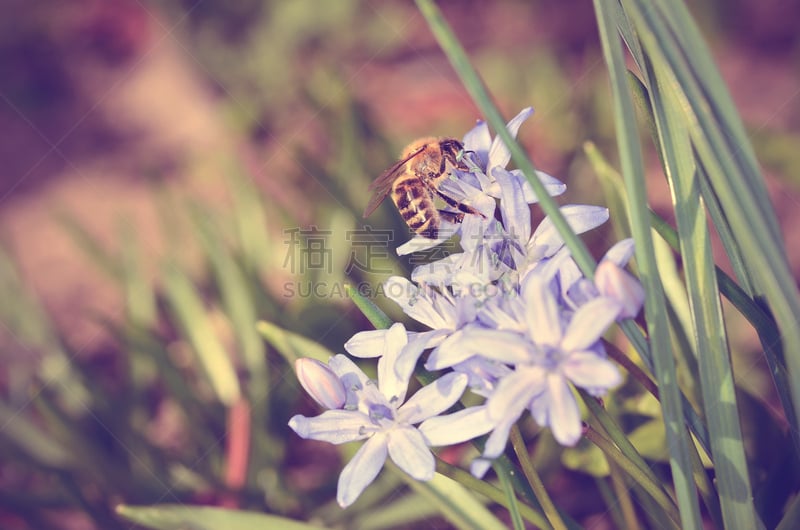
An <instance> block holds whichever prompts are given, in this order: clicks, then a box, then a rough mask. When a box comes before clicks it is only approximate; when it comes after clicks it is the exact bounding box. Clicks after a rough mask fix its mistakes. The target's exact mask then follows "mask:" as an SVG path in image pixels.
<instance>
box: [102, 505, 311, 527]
mask: <svg viewBox="0 0 800 530" xmlns="http://www.w3.org/2000/svg"><path fill="white" fill-rule="evenodd" d="M116 512H117V514H118V515H119V516H120V517H122V518H123V519H125V520H128V521H130V522H132V523H136V524H137V525H141V526H144V527H146V528H153V529H155V530H175V529H176V528H191V529H192V530H218V529H220V528H225V529H226V530H252V529H253V528H281V529H286V530H321V529H322V528H323V527H321V526H317V525H314V524H311V523H304V522H301V521H294V520H292V519H287V518H285V517H279V516H277V515H268V514H265V513H257V512H248V511H244V510H226V509H224V508H211V507H208V506H183V505H171V504H162V505H159V506H127V505H120V506H117V508H116Z"/></svg>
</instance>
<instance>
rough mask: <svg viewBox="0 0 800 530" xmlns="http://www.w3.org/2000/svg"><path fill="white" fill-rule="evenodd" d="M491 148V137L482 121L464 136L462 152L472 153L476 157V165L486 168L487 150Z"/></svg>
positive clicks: (487, 127)
mask: <svg viewBox="0 0 800 530" xmlns="http://www.w3.org/2000/svg"><path fill="white" fill-rule="evenodd" d="M491 146H492V135H491V134H490V133H489V126H488V125H487V124H486V122H485V121H483V120H478V123H477V124H476V125H475V127H473V128H472V129H470V130H469V131H468V132H467V134H465V135H464V150H465V151H472V152H473V153H475V156H477V158H478V160H477V161H476V163H477V164H478V165H479V166H480V167H482V168H486V161H487V160H488V157H489V148H490V147H491Z"/></svg>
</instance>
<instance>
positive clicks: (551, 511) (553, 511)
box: [510, 425, 567, 530]
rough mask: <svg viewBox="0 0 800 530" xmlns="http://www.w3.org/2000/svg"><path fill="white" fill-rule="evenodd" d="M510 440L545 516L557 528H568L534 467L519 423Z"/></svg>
mask: <svg viewBox="0 0 800 530" xmlns="http://www.w3.org/2000/svg"><path fill="white" fill-rule="evenodd" d="M510 440H511V446H512V447H513V448H514V452H515V453H516V455H517V458H518V459H519V463H520V466H522V472H523V473H524V474H525V478H526V479H528V483H529V484H530V485H531V488H532V489H533V492H534V494H535V495H536V499H537V500H538V501H539V504H541V505H542V510H544V515H545V517H547V520H548V521H550V524H551V525H553V528H554V529H555V530H567V525H565V524H564V520H563V519H561V514H559V513H558V509H557V508H556V506H555V504H553V501H552V499H550V495H549V494H548V493H547V489H545V487H544V482H542V478H541V477H540V476H539V473H538V472H537V471H536V468H535V467H533V463H532V462H531V459H530V458H529V456H528V448H527V447H526V446H525V440H523V439H522V433H520V432H519V427H518V426H517V425H514V427H512V428H511V435H510Z"/></svg>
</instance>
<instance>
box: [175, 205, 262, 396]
mask: <svg viewBox="0 0 800 530" xmlns="http://www.w3.org/2000/svg"><path fill="white" fill-rule="evenodd" d="M190 212H191V219H192V221H193V223H194V225H195V228H196V233H197V234H198V235H199V237H198V240H199V241H200V245H201V246H202V248H203V250H204V251H205V253H206V257H207V258H208V260H209V261H210V262H211V267H212V271H213V273H214V279H215V281H216V284H217V288H218V289H219V294H220V296H221V298H222V305H223V307H224V309H225V314H226V315H227V316H228V318H230V321H231V324H232V325H233V328H234V330H235V334H236V341H237V343H238V346H239V350H240V351H241V354H242V360H243V361H244V365H245V367H246V368H247V372H248V375H249V377H250V381H251V383H252V388H256V389H263V388H264V387H265V386H266V384H267V378H268V374H267V362H266V351H265V349H264V343H263V342H262V341H261V338H260V337H259V336H258V333H257V332H256V330H255V326H254V323H255V322H256V320H258V316H257V314H256V308H255V304H254V301H253V297H252V296H251V294H250V290H251V288H250V287H249V286H248V285H247V281H246V280H245V276H244V273H243V272H242V270H241V269H240V267H239V265H238V264H237V263H236V261H235V260H234V258H233V255H232V254H231V252H230V251H229V249H228V248H227V246H226V245H225V244H224V242H223V241H222V234H220V230H218V229H216V228H215V225H214V224H213V223H212V222H211V221H210V220H209V219H208V218H207V216H206V215H204V214H203V211H202V209H201V208H200V207H194V208H190Z"/></svg>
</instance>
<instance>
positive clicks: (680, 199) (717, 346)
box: [645, 58, 763, 528]
mask: <svg viewBox="0 0 800 530" xmlns="http://www.w3.org/2000/svg"><path fill="white" fill-rule="evenodd" d="M659 66H660V64H659ZM659 66H655V65H651V64H650V62H649V61H648V60H647V58H646V59H645V75H646V77H647V79H648V83H647V84H648V86H649V87H650V95H651V101H652V106H653V110H654V115H655V121H656V125H657V127H658V129H659V135H658V137H659V139H660V140H661V145H660V149H661V152H662V153H663V154H664V161H665V167H666V171H667V177H668V180H669V183H670V186H671V189H672V196H673V202H674V206H675V217H676V220H677V224H678V234H679V235H680V241H681V254H682V257H683V268H684V272H685V276H686V287H687V291H688V294H689V307H690V310H691V314H692V321H693V325H694V331H695V333H694V334H693V336H694V338H695V340H696V345H695V350H696V351H697V352H698V356H697V357H698V361H699V362H698V365H699V368H700V383H701V390H702V395H703V405H704V407H705V411H706V421H707V422H708V430H709V434H710V435H711V451H712V458H713V460H714V463H715V465H714V470H715V474H716V478H717V487H718V490H719V496H720V504H721V508H722V517H723V520H724V521H725V524H726V526H727V527H731V528H732V527H733V526H734V525H742V526H743V527H746V528H758V527H759V526H763V525H761V524H760V521H759V522H758V523H757V522H756V521H757V519H758V517H757V515H756V513H755V509H754V506H753V502H752V493H751V487H750V479H749V476H748V470H747V462H746V457H745V452H744V446H743V441H742V429H741V426H740V425H739V411H738V406H737V401H736V391H735V384H734V380H733V371H732V369H731V365H730V360H729V352H728V342H727V334H726V331H725V324H724V321H723V316H722V305H721V301H720V295H719V291H718V289H717V283H716V277H715V271H714V262H713V257H712V253H711V235H710V233H709V230H708V227H707V225H706V211H705V208H704V207H703V204H702V203H701V200H700V190H699V187H698V186H697V178H696V171H697V168H696V166H695V164H694V156H693V152H692V146H691V142H690V141H689V135H688V131H687V130H686V127H685V126H684V124H683V121H682V118H681V116H680V114H679V113H678V111H677V110H676V108H675V107H676V99H675V97H674V95H673V94H671V93H670V85H671V83H670V80H669V78H668V76H669V72H665V71H662V68H659ZM665 78H666V79H665Z"/></svg>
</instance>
